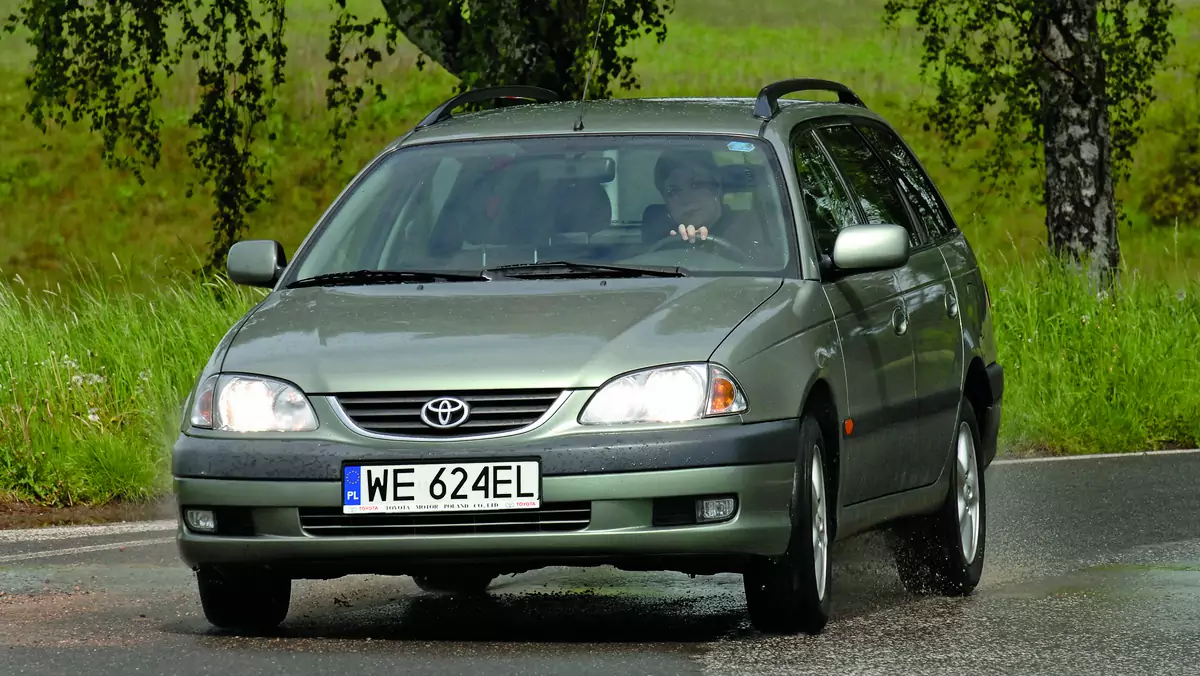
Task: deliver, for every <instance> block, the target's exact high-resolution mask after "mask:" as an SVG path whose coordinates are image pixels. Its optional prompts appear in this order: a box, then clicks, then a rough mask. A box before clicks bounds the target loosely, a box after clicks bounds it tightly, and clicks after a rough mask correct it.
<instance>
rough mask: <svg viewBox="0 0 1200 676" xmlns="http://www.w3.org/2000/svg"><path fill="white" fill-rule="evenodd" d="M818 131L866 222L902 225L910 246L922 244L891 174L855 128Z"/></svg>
mask: <svg viewBox="0 0 1200 676" xmlns="http://www.w3.org/2000/svg"><path fill="white" fill-rule="evenodd" d="M817 134H818V135H819V136H820V137H821V140H822V141H823V142H824V143H825V147H826V148H828V149H829V154H830V155H832V156H833V159H834V161H835V162H837V164H838V167H839V168H840V169H841V170H842V175H843V176H844V177H845V178H846V182H847V183H849V184H850V189H851V190H852V191H854V193H855V197H856V198H857V199H858V203H859V205H860V206H861V207H862V211H863V213H864V214H865V215H866V219H867V222H868V223H889V224H892V225H900V226H903V227H904V228H905V229H906V230H908V241H909V245H910V246H912V247H914V248H916V247H918V246H920V245H921V236H920V234H919V233H918V232H917V228H916V226H915V224H914V223H913V222H912V220H911V219H910V218H909V216H908V211H907V210H906V209H905V208H904V202H903V201H902V200H901V198H900V193H899V190H898V188H897V186H896V183H895V181H894V180H893V179H892V175H891V173H890V172H888V168H887V166H886V165H884V163H883V161H882V160H880V159H879V157H878V156H877V155H876V154H875V153H874V152H873V151H872V150H871V147H870V146H868V145H867V142H866V141H865V140H863V137H862V136H861V135H860V134H859V133H858V132H857V131H856V130H855V129H854V127H851V126H849V125H843V126H837V127H825V128H822V129H818V130H817Z"/></svg>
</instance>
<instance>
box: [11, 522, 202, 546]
mask: <svg viewBox="0 0 1200 676" xmlns="http://www.w3.org/2000/svg"><path fill="white" fill-rule="evenodd" d="M178 527H179V520H178V519H155V520H149V521H118V522H115V523H101V524H72V525H64V526H45V527H43V528H13V529H8V530H0V544H10V543H15V542H48V541H51V540H72V539H76V538H78V539H83V538H97V537H106V536H110V535H124V534H127V533H149V532H154V531H167V530H175V529H176V528H178Z"/></svg>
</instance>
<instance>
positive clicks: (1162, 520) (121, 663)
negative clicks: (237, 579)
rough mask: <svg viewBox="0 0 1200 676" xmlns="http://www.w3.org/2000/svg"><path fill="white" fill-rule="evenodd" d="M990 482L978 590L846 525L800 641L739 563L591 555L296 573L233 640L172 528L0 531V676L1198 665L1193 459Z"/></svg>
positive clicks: (1094, 464)
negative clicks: (552, 561)
mask: <svg viewBox="0 0 1200 676" xmlns="http://www.w3.org/2000/svg"><path fill="white" fill-rule="evenodd" d="M987 480H988V492H989V496H988V498H989V505H988V507H989V514H988V518H989V524H988V526H989V527H988V538H989V539H988V552H987V557H988V558H987V564H986V566H985V571H984V579H983V582H982V584H981V585H980V587H979V589H978V591H977V593H976V594H975V595H974V596H972V597H969V598H966V599H941V598H919V597H915V596H911V595H909V594H907V593H906V592H904V591H903V589H902V588H901V587H900V585H899V582H898V580H897V579H896V575H895V572H894V569H893V568H892V566H891V563H890V560H889V559H888V557H887V555H886V552H885V551H884V549H883V547H882V544H881V543H880V541H879V538H878V537H877V536H873V535H866V536H862V537H859V538H856V539H854V540H851V541H849V542H846V543H842V544H840V545H838V546H836V547H835V548H834V550H833V556H834V557H835V558H834V566H835V568H834V575H835V581H834V587H833V593H834V595H835V596H834V618H833V620H832V621H831V623H830V625H829V626H828V627H827V629H826V631H825V633H824V634H822V635H820V636H818V637H806V636H795V637H773V636H763V635H760V634H758V633H757V632H755V631H754V630H753V629H751V628H750V627H749V624H748V622H747V620H746V618H745V599H744V597H743V594H742V587H741V578H740V577H739V576H736V575H722V576H713V577H699V578H695V579H691V578H688V577H687V576H683V575H675V574H668V573H623V572H620V571H614V570H611V569H607V568H602V569H590V570H579V569H549V570H543V571H537V572H532V573H526V574H523V575H519V576H515V577H505V578H501V579H500V580H498V581H497V583H496V584H495V586H494V587H493V589H492V591H491V594H490V596H489V597H487V598H483V599H474V600H457V599H449V598H444V597H438V596H434V595H429V594H424V593H422V592H420V591H419V590H417V589H416V587H414V586H413V584H412V583H411V581H410V580H409V579H408V578H380V577H354V578H343V579H340V580H331V581H299V582H297V583H295V587H294V592H293V605H292V611H291V614H290V615H289V617H288V620H287V622H286V624H285V625H284V627H283V628H282V629H281V631H280V632H279V633H278V634H277V635H273V636H270V637H260V638H239V637H234V636H227V635H223V634H221V633H219V632H217V631H215V630H213V629H211V628H210V627H209V626H208V625H207V624H206V623H205V621H204V618H203V615H202V614H201V611H200V605H199V600H198V598H197V596H196V593H195V587H194V584H193V581H192V578H191V575H190V573H189V572H188V571H187V570H186V569H184V568H183V567H182V565H181V564H180V563H179V561H178V559H177V558H176V552H175V549H174V545H173V543H172V542H171V540H170V539H169V538H170V535H171V533H170V531H150V532H146V531H141V532H133V531H129V532H117V533H112V534H109V535H105V536H103V537H82V536H80V535H79V534H78V533H73V532H70V531H67V532H65V533H62V532H58V533H57V534H58V535H60V536H61V537H57V538H56V539H51V540H38V541H31V540H27V539H24V538H18V537H17V536H15V535H13V534H11V533H10V534H9V535H7V536H6V535H5V533H4V532H3V531H0V592H3V595H2V596H0V673H2V674H6V675H7V674H38V675H39V676H44V675H48V674H89V675H91V674H95V675H96V676H100V675H107V674H113V675H117V674H120V675H122V676H124V675H127V674H134V673H137V674H160V673H161V674H179V675H181V676H182V675H190V674H225V675H230V674H238V675H242V674H245V675H250V674H266V673H283V672H286V673H288V674H293V675H295V676H308V675H310V674H311V675H315V674H332V673H337V674H362V673H400V672H403V673H405V674H473V673H487V674H493V673H512V674H571V675H572V676H575V675H583V674H606V675H611V674H621V675H625V674H809V673H811V674H823V675H824V674H841V673H853V674H926V673H928V674H989V673H1005V674H1089V675H1091V674H1131V673H1136V674H1142V673H1171V674H1188V673H1192V674H1200V490H1197V486H1200V454H1171V455H1152V456H1131V457H1122V458H1101V459H1085V460H1070V461H1052V462H1031V463H1019V464H1004V465H999V466H995V467H993V468H992V469H991V470H989V472H988V475H987ZM6 538H7V539H6ZM112 543H126V544H125V546H124V548H123V549H101V547H106V546H108V545H110V544H112ZM147 543H149V544H147ZM64 550H67V551H66V552H65V553H64ZM52 551H53V552H56V553H55V554H54V555H47V554H48V553H49V552H52Z"/></svg>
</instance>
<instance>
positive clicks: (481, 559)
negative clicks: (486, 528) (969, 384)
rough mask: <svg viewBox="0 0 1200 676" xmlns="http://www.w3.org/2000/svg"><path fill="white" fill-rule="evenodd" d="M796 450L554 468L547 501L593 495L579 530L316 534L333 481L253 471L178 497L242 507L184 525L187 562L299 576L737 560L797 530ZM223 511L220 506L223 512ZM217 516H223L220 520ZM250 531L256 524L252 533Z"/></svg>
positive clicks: (721, 568)
mask: <svg viewBox="0 0 1200 676" xmlns="http://www.w3.org/2000/svg"><path fill="white" fill-rule="evenodd" d="M794 467H795V464H794V462H786V463H770V464H757V465H740V466H724V467H700V468H693V469H676V470H663V471H651V472H628V473H621V474H591V475H576V476H547V477H545V478H544V479H543V486H542V499H543V502H545V503H578V502H584V503H590V509H591V511H590V521H589V523H588V524H587V525H586V527H583V528H582V529H580V530H575V531H572V532H519V533H502V534H493V533H488V534H479V533H476V534H451V535H409V536H405V535H398V536H393V535H381V536H372V535H361V534H356V535H349V536H339V535H336V534H334V535H330V534H322V535H314V534H313V533H312V532H311V531H309V530H307V529H305V528H303V527H302V520H301V509H302V508H305V507H325V508H340V504H341V484H340V483H338V482H336V481H319V482H314V481H246V480H222V479H197V478H182V477H177V478H176V480H175V492H176V496H177V499H178V503H179V506H180V509H186V508H187V507H189V506H194V507H198V506H203V507H209V508H211V507H222V506H228V507H240V508H245V509H242V510H240V512H239V513H241V514H243V515H244V516H245V517H246V518H245V520H244V521H243V531H242V532H243V533H244V534H239V535H204V534H200V533H195V532H192V531H190V530H188V529H187V528H186V526H183V525H182V520H181V526H180V530H179V533H178V544H179V550H180V554H181V556H182V558H183V560H184V562H185V563H187V564H188V565H189V566H192V567H196V566H200V565H217V566H238V565H267V566H270V567H272V568H275V569H277V570H280V571H282V572H284V573H286V574H288V575H290V576H291V577H294V578H315V577H337V576H341V575H350V574H372V573H374V574H415V573H417V572H419V571H422V570H428V569H431V568H437V567H442V566H446V565H463V564H465V565H482V566H486V567H488V568H490V569H493V570H495V571H497V572H498V573H504V572H521V571H524V570H530V569H534V568H540V567H543V566H547V565H600V564H611V565H616V566H619V567H622V568H627V569H642V570H679V571H683V572H695V573H710V572H725V571H729V572H734V571H737V570H740V568H741V565H742V563H744V561H745V560H746V559H747V558H748V557H751V556H762V555H766V556H773V555H778V554H780V553H782V552H783V551H784V550H785V549H786V547H787V542H788V538H789V536H790V522H791V520H790V516H789V509H790V500H791V492H792V481H793V471H794ZM730 494H733V495H736V496H737V499H738V509H737V512H736V513H735V514H734V515H733V517H732V518H730V519H729V520H728V521H724V522H721V523H715V524H700V525H674V526H656V525H654V520H655V509H656V499H657V500H659V504H661V499H663V498H671V497H677V496H702V495H730ZM219 520H220V517H218V522H219ZM219 527H220V524H219V523H218V528H219ZM251 533H252V534H251Z"/></svg>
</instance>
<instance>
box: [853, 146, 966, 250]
mask: <svg viewBox="0 0 1200 676" xmlns="http://www.w3.org/2000/svg"><path fill="white" fill-rule="evenodd" d="M859 129H860V130H861V131H862V133H863V135H864V136H866V137H867V139H868V140H869V141H870V142H871V144H872V145H874V146H875V150H876V151H878V152H879V154H880V155H881V156H882V157H883V159H884V161H886V162H887V163H888V166H890V167H891V168H892V170H893V171H895V172H896V174H897V175H899V176H900V177H901V181H900V185H901V187H902V188H903V189H904V194H905V196H907V197H908V201H909V204H911V205H912V206H913V209H914V210H915V211H916V212H917V218H919V219H921V224H922V225H924V226H925V232H928V233H929V236H930V237H931V238H933V239H935V240H937V239H941V238H943V237H946V236H947V235H951V234H953V233H954V232H955V231H956V228H955V227H954V224H953V221H952V220H950V213H949V211H948V210H947V209H946V206H945V205H944V204H943V203H942V201H941V200H940V199H938V195H937V191H936V190H934V187H933V181H931V180H929V176H928V175H927V174H926V173H925V172H924V170H922V169H921V165H920V163H919V162H917V158H916V157H914V156H913V154H912V153H911V152H909V151H908V149H907V148H905V147H904V144H903V143H901V142H900V138H899V137H897V136H896V134H895V133H894V132H892V131H891V130H889V129H885V128H883V127H880V126H877V125H873V124H864V125H861V126H860V127H859Z"/></svg>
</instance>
